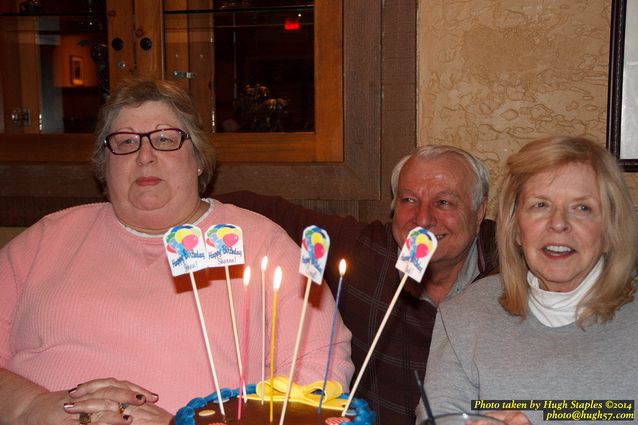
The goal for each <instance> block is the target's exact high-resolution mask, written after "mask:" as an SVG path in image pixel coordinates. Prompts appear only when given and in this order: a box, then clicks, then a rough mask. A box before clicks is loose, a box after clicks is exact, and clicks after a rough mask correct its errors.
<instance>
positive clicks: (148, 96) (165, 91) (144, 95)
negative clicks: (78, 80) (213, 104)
mask: <svg viewBox="0 0 638 425" xmlns="http://www.w3.org/2000/svg"><path fill="white" fill-rule="evenodd" d="M145 102H162V103H165V104H166V105H168V106H169V107H170V108H171V109H172V110H173V112H174V113H175V115H177V118H178V119H179V121H180V122H181V125H182V126H183V128H182V129H181V130H184V131H185V132H186V133H188V135H189V139H190V140H191V142H192V143H191V144H192V146H193V155H194V156H195V159H196V160H197V163H198V166H199V167H200V168H201V170H202V172H201V174H200V175H199V177H198V180H197V183H198V189H199V193H200V194H202V193H204V191H205V190H206V187H207V186H208V184H209V183H210V181H211V180H212V178H213V174H214V172H215V150H214V148H213V146H212V144H211V143H210V141H209V139H208V135H207V133H206V131H205V130H204V127H203V125H202V120H201V118H200V116H199V113H198V112H197V109H196V107H195V105H194V104H193V101H192V99H191V96H190V95H189V94H188V93H186V92H185V91H184V90H182V89H181V88H180V87H179V86H177V85H176V84H174V83H171V82H170V81H164V80H151V79H145V78H128V79H124V80H122V82H120V84H119V85H118V86H117V88H116V89H115V91H113V93H112V94H111V96H110V97H109V99H108V100H107V101H106V102H105V103H104V105H103V106H102V108H101V109H100V113H99V115H98V123H97V126H96V129H95V133H94V149H93V158H92V162H93V167H94V170H95V176H96V178H97V179H98V181H99V182H100V183H101V184H102V185H103V186H106V156H107V155H110V153H109V152H108V149H107V148H106V146H105V145H104V139H105V138H106V136H107V135H108V134H109V133H110V132H111V125H112V123H113V121H114V120H115V118H117V116H118V115H119V113H120V111H121V110H122V109H123V108H127V107H135V106H139V105H141V104H143V103H145ZM106 189H107V191H108V188H106Z"/></svg>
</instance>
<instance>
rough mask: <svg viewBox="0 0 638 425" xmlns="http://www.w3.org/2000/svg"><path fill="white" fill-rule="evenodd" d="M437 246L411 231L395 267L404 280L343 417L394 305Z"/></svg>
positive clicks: (416, 230) (417, 231) (420, 230)
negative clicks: (406, 284) (409, 279)
mask: <svg viewBox="0 0 638 425" xmlns="http://www.w3.org/2000/svg"><path fill="white" fill-rule="evenodd" d="M437 245H438V242H437V240H436V236H434V235H433V234H432V233H430V232H428V231H427V230H425V229H424V228H422V227H419V226H417V227H415V228H414V229H412V230H410V232H409V233H408V238H407V239H406V241H405V243H404V244H403V248H402V249H401V252H400V253H399V258H398V260H397V262H396V264H395V267H396V268H397V269H399V271H400V272H402V273H404V275H403V278H402V279H401V282H399V286H398V287H397V289H396V291H395V293H394V296H393V297H392V301H390V305H389V306H388V310H387V311H386V312H385V316H383V320H382V321H381V325H380V326H379V329H378V330H377V334H376V335H375V336H374V339H373V340H372V344H371V345H370V348H369V349H368V354H367V355H366V358H365V360H364V361H363V364H362V366H361V369H359V374H358V375H357V379H356V380H355V382H354V385H353V386H352V390H351V391H350V396H349V397H348V401H347V402H346V404H345V407H344V408H343V411H342V412H341V416H345V415H346V413H347V412H348V408H349V407H350V403H351V402H352V398H353V397H354V393H355V391H356V390H357V387H358V386H359V382H360V381H361V377H362V376H363V373H364V372H365V370H366V367H367V366H368V361H370V356H371V355H372V352H373V351H374V348H375V347H376V345H377V342H379V337H380V336H381V332H383V328H384V327H385V324H386V322H387V321H388V317H390V313H392V309H393V308H394V304H396V302H397V299H398V298H399V295H400V294H401V291H402V290H403V286H404V285H405V282H406V280H407V279H408V276H409V277H411V278H412V279H414V280H416V281H417V282H421V279H422V278H423V275H424V274H425V269H426V268H427V266H428V264H429V263H430V259H432V256H433V255H434V251H436V248H437Z"/></svg>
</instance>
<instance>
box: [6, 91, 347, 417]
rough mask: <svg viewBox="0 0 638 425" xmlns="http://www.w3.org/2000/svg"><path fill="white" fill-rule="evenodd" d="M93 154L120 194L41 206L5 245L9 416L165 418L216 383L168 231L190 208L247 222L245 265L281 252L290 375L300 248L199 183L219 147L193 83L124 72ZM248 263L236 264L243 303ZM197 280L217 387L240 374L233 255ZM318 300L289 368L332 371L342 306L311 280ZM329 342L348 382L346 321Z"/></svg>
mask: <svg viewBox="0 0 638 425" xmlns="http://www.w3.org/2000/svg"><path fill="white" fill-rule="evenodd" d="M145 141H146V142H147V143H145ZM93 160H94V163H95V165H96V170H97V177H98V179H99V180H100V181H101V182H102V183H103V184H104V187H105V188H106V194H107V196H108V199H109V201H110V202H107V203H99V204H91V205H83V206H78V207H74V208H69V209H66V210H63V211H59V212H57V213H54V214H51V215H49V216H47V217H44V218H43V219H42V220H40V221H39V222H38V223H36V224H35V225H33V226H32V227H31V228H29V229H27V230H26V231H25V232H23V233H22V234H21V235H19V236H18V237H16V238H15V239H14V240H12V241H11V242H10V243H9V244H8V245H6V246H5V247H4V248H2V250H0V299H2V303H0V424H12V425H22V424H24V425H36V424H37V425H47V424H56V425H59V424H78V422H79V423H89V422H92V423H98V422H99V423H104V424H114V425H116V424H131V423H133V424H142V425H144V424H167V423H168V422H169V421H170V419H171V417H172V414H173V413H174V412H175V411H176V410H177V408H179V407H180V406H182V405H184V404H185V403H186V402H187V401H188V400H190V399H191V398H192V397H193V396H194V395H201V394H208V393H210V392H213V391H214V385H213V379H212V375H211V372H210V367H209V363H208V357H207V354H206V349H205V345H204V341H203V337H202V333H201V330H200V326H199V321H198V316H197V310H196V306H195V302H194V297H193V293H192V290H191V286H190V280H189V278H188V275H182V276H179V277H176V278H173V277H172V275H171V270H170V267H169V263H168V261H167V258H166V255H165V251H164V243H163V241H162V236H163V235H164V233H165V232H166V231H167V230H168V229H170V228H171V227H173V226H176V225H180V224H183V223H191V224H195V225H197V226H199V227H200V228H201V229H203V230H204V231H205V230H206V229H208V228H209V227H210V226H212V225H213V224H220V223H232V224H234V225H237V226H240V227H241V228H242V230H243V235H244V252H245V263H246V265H249V266H250V267H251V268H252V270H254V271H258V270H259V269H260V261H261V258H262V257H263V256H264V255H268V257H269V263H270V264H271V265H273V267H272V269H274V266H276V265H279V266H281V267H282V269H283V276H284V279H283V283H282V286H281V289H280V290H279V293H278V298H277V307H278V308H277V318H278V320H277V323H276V325H277V328H276V333H275V335H276V349H275V358H274V368H275V371H274V373H275V374H282V375H287V374H288V372H289V370H290V364H291V362H292V356H293V352H294V345H295V341H296V330H297V324H298V320H299V317H300V313H301V309H302V305H303V292H304V282H305V279H303V277H302V276H301V275H300V274H299V272H298V265H299V248H298V246H297V245H296V244H295V243H294V242H293V241H292V240H291V239H290V238H289V237H288V236H287V235H286V233H285V232H284V231H283V230H282V229H281V228H280V227H278V226H277V225H275V224H274V223H272V222H271V221H270V220H268V219H266V218H264V217H262V216H260V215H258V214H255V213H252V212H250V211H247V210H243V209H240V208H237V207H235V206H233V205H230V204H222V203H220V202H218V201H214V200H212V199H202V198H200V195H199V194H200V193H203V192H204V189H205V188H206V187H207V185H208V184H209V182H210V180H211V177H212V175H213V167H214V153H213V151H212V147H211V145H210V143H209V141H208V138H207V135H206V133H205V132H204V130H203V128H202V125H201V121H200V119H199V118H198V116H197V113H196V110H195V108H194V106H193V104H192V102H191V100H190V98H189V97H188V95H187V94H186V93H185V92H184V91H182V90H181V89H179V88H177V87H176V86H174V85H172V84H170V83H167V82H163V81H149V80H129V81H125V82H124V83H123V84H122V85H121V86H120V87H119V88H118V90H117V91H116V92H114V93H113V94H112V95H111V97H110V99H109V100H108V101H107V103H106V104H105V105H104V107H103V109H102V111H101V113H100V117H99V124H98V127H97V130H96V149H95V153H94V157H93ZM300 237H301V235H300ZM242 273H243V271H242V268H241V267H240V266H233V267H231V268H230V274H231V278H232V283H231V284H232V286H233V287H235V288H237V290H235V291H233V295H234V298H235V299H234V305H235V310H236V311H243V304H242V303H243V291H242V289H241V288H242V286H241V276H242ZM254 274H255V273H254ZM257 274H258V273H257ZM271 276H272V271H270V273H269V276H267V279H266V280H267V282H266V283H267V284H266V288H267V300H268V301H267V302H266V305H267V306H270V305H271V304H272V303H271V302H270V300H272V280H271ZM195 280H196V282H197V283H198V287H199V290H198V293H199V297H200V299H201V304H202V309H203V312H204V316H205V320H206V324H207V327H208V333H209V339H210V341H211V346H212V355H213V358H214V362H215V368H216V370H217V376H218V378H219V383H220V386H221V387H232V388H236V387H238V386H239V372H238V369H239V368H238V365H237V361H236V353H235V346H234V338H233V331H232V324H231V320H230V317H231V316H230V313H229V305H228V296H227V290H226V285H225V274H224V269H220V268H216V269H205V270H202V271H199V272H196V273H195ZM259 282H260V279H256V278H253V283H252V284H251V285H250V286H249V297H248V303H249V305H248V312H249V314H248V319H247V330H248V333H247V335H248V336H247V344H248V347H249V348H250V349H249V350H247V352H248V354H247V358H246V360H245V362H244V376H245V381H246V382H249V383H250V382H257V381H259V380H260V379H261V368H262V364H263V363H262V357H261V349H260V348H261V328H262V322H261V285H260V283H259ZM310 299H311V302H310V305H309V307H308V312H307V314H306V320H305V324H304V330H305V331H304V334H303V338H302V339H301V344H300V347H299V352H298V356H297V359H298V360H297V363H296V367H295V371H296V373H295V376H294V378H293V379H294V381H295V382H297V383H300V384H307V383H309V382H312V381H315V380H322V379H323V373H324V370H325V364H326V355H327V352H328V348H329V347H328V341H329V336H330V325H331V320H332V314H333V311H334V301H333V299H332V297H331V295H330V291H329V290H327V288H325V286H316V285H313V290H312V292H311V298H310ZM266 317H267V323H266V329H270V323H268V322H269V321H270V318H271V312H270V311H267V312H266ZM237 319H238V320H241V315H238V317H237ZM267 338H268V339H267V341H270V339H269V338H270V336H269V335H268V336H267ZM334 341H335V345H334V348H333V360H332V363H331V364H332V369H331V371H332V372H331V376H330V377H329V379H333V380H337V381H340V382H341V383H342V384H343V385H344V387H345V386H347V383H348V382H349V381H350V378H351V376H352V373H353V366H352V363H351V361H350V332H349V331H348V330H347V328H345V326H343V324H342V322H341V321H338V322H337V327H336V333H335V340H334ZM266 351H267V353H266V360H265V364H266V373H267V374H268V375H269V373H270V371H269V370H268V365H269V364H270V358H269V353H268V351H269V350H266Z"/></svg>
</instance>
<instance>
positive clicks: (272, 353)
mask: <svg viewBox="0 0 638 425" xmlns="http://www.w3.org/2000/svg"><path fill="white" fill-rule="evenodd" d="M281 278H282V275H281V267H279V266H277V267H276V268H275V276H274V278H273V282H272V287H273V296H272V320H271V323H270V327H271V329H270V422H271V423H272V417H273V397H274V393H275V376H274V372H275V323H276V322H277V292H279V286H280V285H281ZM261 385H262V388H261V392H262V393H264V392H265V390H266V383H265V382H263V381H262V383H261Z"/></svg>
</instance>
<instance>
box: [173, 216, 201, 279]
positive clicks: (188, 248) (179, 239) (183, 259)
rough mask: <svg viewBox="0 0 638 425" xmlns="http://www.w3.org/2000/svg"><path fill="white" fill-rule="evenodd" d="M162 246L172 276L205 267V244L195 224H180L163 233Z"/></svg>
mask: <svg viewBox="0 0 638 425" xmlns="http://www.w3.org/2000/svg"><path fill="white" fill-rule="evenodd" d="M164 248H165V250H166V256H167V258H168V263H169V265H170V266H171V273H173V276H179V275H182V274H185V273H190V272H195V271H197V270H202V269H205V268H206V267H207V265H206V246H205V245H204V238H203V237H202V231H201V230H200V229H199V227H197V226H193V225H191V224H182V225H180V226H175V227H173V228H171V229H170V230H169V231H168V232H166V233H165V234H164Z"/></svg>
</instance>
